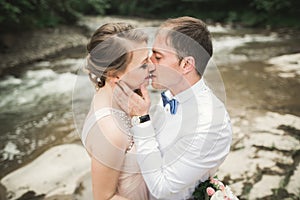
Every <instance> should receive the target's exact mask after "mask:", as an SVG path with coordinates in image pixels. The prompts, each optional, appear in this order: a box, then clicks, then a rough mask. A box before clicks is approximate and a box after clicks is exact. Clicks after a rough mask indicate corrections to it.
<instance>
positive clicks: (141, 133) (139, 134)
mask: <svg viewBox="0 0 300 200" xmlns="http://www.w3.org/2000/svg"><path fill="white" fill-rule="evenodd" d="M130 130H131V133H132V134H133V137H134V138H135V139H147V138H149V137H154V136H155V132H154V128H153V126H152V122H151V121H147V122H144V123H141V124H139V125H136V126H133V127H132V128H131V129H130Z"/></svg>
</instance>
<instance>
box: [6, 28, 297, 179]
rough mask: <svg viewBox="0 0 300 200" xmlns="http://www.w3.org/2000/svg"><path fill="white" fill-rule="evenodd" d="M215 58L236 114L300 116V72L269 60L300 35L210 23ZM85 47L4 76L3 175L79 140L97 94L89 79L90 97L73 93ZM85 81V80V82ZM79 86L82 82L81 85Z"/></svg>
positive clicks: (291, 49) (85, 87)
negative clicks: (81, 122)
mask: <svg viewBox="0 0 300 200" xmlns="http://www.w3.org/2000/svg"><path fill="white" fill-rule="evenodd" d="M209 29H210V30H211V32H212V34H213V44H214V50H215V52H214V59H213V60H214V62H215V63H216V64H217V66H218V68H219V70H220V72H221V74H222V77H223V80H224V83H225V87H226V91H227V105H228V107H229V108H228V109H229V111H230V113H231V114H232V115H234V114H235V113H236V112H239V111H240V110H241V109H247V108H252V109H256V110H276V111H277V112H284V113H293V114H295V115H297V116H300V102H299V99H300V98H299V92H298V89H299V75H300V74H297V73H296V72H295V71H292V72H289V73H294V74H296V75H295V76H287V77H282V76H279V75H280V74H279V72H276V71H275V72H274V71H272V72H270V71H268V70H266V69H267V68H272V66H270V65H269V64H267V63H266V61H267V60H268V59H270V58H272V57H275V56H277V55H282V54H291V53H297V52H300V47H299V44H300V43H299V42H300V38H299V36H298V35H297V34H293V33H289V32H282V33H281V32H271V31H265V30H258V29H241V28H240V29H233V28H228V27H222V26H220V25H215V26H210V27H209ZM84 57H85V54H84V53H79V54H76V55H71V56H70V57H68V58H65V57H59V56H58V57H56V58H54V59H51V60H44V61H40V62H36V63H33V64H30V65H28V66H22V69H19V70H18V71H17V73H14V74H7V75H5V76H3V77H2V78H1V80H0V99H1V101H0V121H1V123H0V131H1V132H0V155H1V156H0V162H1V165H0V177H3V176H4V175H6V174H7V173H9V172H10V171H13V170H14V169H16V168H19V167H21V166H22V165H24V164H26V163H28V162H30V161H31V160H33V159H34V158H36V157H37V156H38V155H39V154H41V153H42V152H43V151H45V150H46V149H48V148H49V147H51V146H54V145H56V144H61V143H66V142H74V141H79V137H78V134H77V131H76V129H75V127H76V126H75V124H74V120H73V110H72V103H74V102H75V103H76V106H77V108H82V110H78V109H77V110H76V115H77V120H78V119H83V118H84V114H85V112H86V110H87V109H88V105H89V99H90V96H91V95H92V90H91V85H90V83H89V82H88V81H85V82H84V84H82V85H80V89H79V90H77V91H81V92H82V93H84V94H86V95H81V97H84V98H75V99H74V98H72V96H73V94H72V92H73V89H74V86H75V83H76V82H78V79H77V78H78V77H77V71H78V70H79V69H80V68H81V67H82V66H83V64H84ZM298 70H299V69H298ZM82 83H83V82H82ZM77 89H78V88H77Z"/></svg>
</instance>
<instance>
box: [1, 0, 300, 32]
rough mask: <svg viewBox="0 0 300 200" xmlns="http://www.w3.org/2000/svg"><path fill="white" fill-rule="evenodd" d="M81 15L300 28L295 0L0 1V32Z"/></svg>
mask: <svg viewBox="0 0 300 200" xmlns="http://www.w3.org/2000/svg"><path fill="white" fill-rule="evenodd" d="M85 14H86V15H105V14H108V15H123V16H139V17H146V18H169V17H178V16H183V15H189V16H194V17H198V18H201V19H204V20H207V19H210V20H212V21H218V22H229V23H240V24H242V25H245V26H266V25H269V26H277V27H281V26H293V27H300V25H299V19H300V1H299V0H284V1H282V0H243V1H240V0H164V1H161V0H152V1H148V0H0V25H1V26H0V32H1V31H3V30H4V29H6V30H16V29H21V30H22V29H29V28H36V27H49V26H50V27H51V26H56V25H57V24H69V23H74V22H75V21H76V20H78V18H79V17H80V16H81V15H85Z"/></svg>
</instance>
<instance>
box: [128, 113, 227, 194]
mask: <svg viewBox="0 0 300 200" xmlns="http://www.w3.org/2000/svg"><path fill="white" fill-rule="evenodd" d="M217 129H218V130H217ZM217 129H215V130H214V131H213V132H212V131H209V130H205V129H202V130H201V128H200V129H198V130H197V132H194V133H192V134H187V135H185V136H184V137H182V138H180V139H179V140H178V141H176V143H174V145H173V146H172V147H171V148H170V149H169V150H168V151H166V152H164V154H163V155H162V152H161V150H160V149H159V145H158V142H157V139H156V137H155V131H154V128H153V125H152V123H151V121H150V122H146V123H143V124H140V125H138V126H134V127H132V129H131V131H132V133H133V134H134V137H135V145H136V149H137V159H138V163H139V166H140V168H141V171H142V174H143V177H144V180H145V182H146V184H147V186H148V188H149V191H150V193H151V194H152V195H153V196H154V197H155V198H158V199H161V198H168V197H169V196H170V195H172V194H176V193H180V192H182V191H183V190H184V189H186V187H188V186H191V185H193V184H195V183H197V181H199V180H200V179H201V178H203V179H206V178H208V177H205V176H208V175H210V174H209V172H210V171H211V170H213V169H216V168H217V167H218V166H219V165H220V164H221V163H222V162H223V161H224V159H225V157H226V155H227V154H228V152H229V149H230V143H231V126H230V123H229V120H228V118H226V119H225V120H224V123H223V124H220V126H219V127H218V128H217ZM165 131H167V130H165ZM160 134H164V133H163V132H162V133H160ZM211 175H212V174H211ZM202 181H204V180H202Z"/></svg>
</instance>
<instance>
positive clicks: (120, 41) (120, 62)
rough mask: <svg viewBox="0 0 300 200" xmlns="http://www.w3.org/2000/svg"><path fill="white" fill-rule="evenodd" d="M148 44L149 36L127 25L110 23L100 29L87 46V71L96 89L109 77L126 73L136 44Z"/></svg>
mask: <svg viewBox="0 0 300 200" xmlns="http://www.w3.org/2000/svg"><path fill="white" fill-rule="evenodd" d="M143 42H147V35H146V34H145V33H144V32H142V31H140V30H136V29H134V27H133V26H132V25H130V24H126V23H108V24H104V25H103V26H101V27H100V28H98V29H97V30H96V31H95V33H94V34H93V35H92V37H91V40H90V42H89V43H88V44H87V50H88V53H89V54H88V57H87V65H86V70H87V71H88V74H89V77H90V79H91V81H92V82H93V83H94V84H95V87H96V89H99V88H101V87H103V86H104V85H105V81H106V78H107V77H113V76H116V72H124V71H125V70H126V66H127V65H128V63H130V61H131V59H132V51H133V50H134V44H139V43H143Z"/></svg>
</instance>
